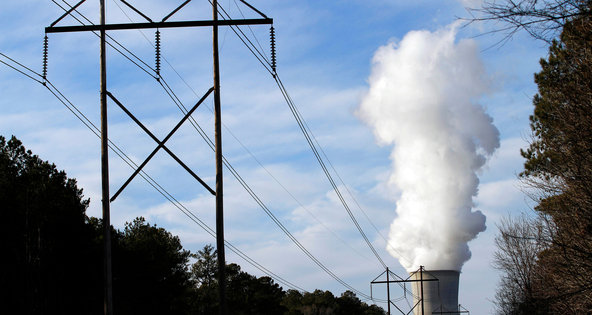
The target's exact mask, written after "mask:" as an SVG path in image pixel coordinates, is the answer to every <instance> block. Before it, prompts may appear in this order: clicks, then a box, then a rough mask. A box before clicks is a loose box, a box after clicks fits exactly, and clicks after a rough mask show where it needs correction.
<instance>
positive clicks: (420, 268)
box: [419, 266, 424, 315]
mask: <svg viewBox="0 0 592 315" xmlns="http://www.w3.org/2000/svg"><path fill="white" fill-rule="evenodd" d="M419 285H420V291H419V292H420V294H421V315H424V310H423V266H419Z"/></svg>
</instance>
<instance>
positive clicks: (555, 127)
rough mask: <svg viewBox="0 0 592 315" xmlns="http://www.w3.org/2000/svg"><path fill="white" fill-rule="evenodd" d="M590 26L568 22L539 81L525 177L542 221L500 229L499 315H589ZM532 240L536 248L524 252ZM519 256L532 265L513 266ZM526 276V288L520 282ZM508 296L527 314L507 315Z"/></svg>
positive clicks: (585, 20)
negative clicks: (501, 274) (535, 314)
mask: <svg viewBox="0 0 592 315" xmlns="http://www.w3.org/2000/svg"><path fill="white" fill-rule="evenodd" d="M591 21H592V17H591V16H590V15H589V14H587V15H584V16H579V17H578V18H576V19H573V20H570V21H569V22H566V24H565V25H564V28H563V32H562V34H561V37H560V41H554V42H553V43H552V45H551V47H550V49H549V56H548V58H547V59H546V60H541V67H542V70H541V72H539V73H538V74H536V75H535V82H536V83H537V85H538V88H539V93H538V94H537V95H536V96H535V98H534V101H533V103H534V106H535V109H534V114H533V115H532V116H531V118H530V120H531V128H532V131H533V139H532V141H531V144H530V146H529V147H528V148H527V149H526V150H523V151H522V152H521V153H522V156H523V157H524V158H526V162H525V165H524V172H522V173H521V174H520V177H521V178H522V179H523V180H524V182H525V183H526V184H528V185H529V186H530V188H531V192H532V194H533V197H534V200H535V201H536V202H537V203H538V204H537V206H536V207H535V210H537V213H538V215H539V217H538V218H537V220H534V221H532V222H525V221H522V222H521V221H518V222H517V225H513V224H508V225H505V226H504V225H502V226H501V227H500V230H501V232H502V235H501V236H500V237H498V240H499V241H500V242H499V243H498V252H499V253H501V254H500V255H501V256H500V257H497V258H498V261H508V264H507V265H501V266H498V267H501V268H500V270H502V271H503V272H504V277H506V280H504V278H502V282H503V283H502V285H504V284H508V283H511V285H508V286H507V287H503V286H502V287H500V289H499V290H498V299H497V301H496V302H497V305H498V307H500V306H501V308H502V309H505V310H506V311H505V312H500V313H502V314H525V313H528V314H532V313H533V309H537V310H538V309H539V308H538V307H539V306H542V309H544V310H546V311H545V312H543V313H549V314H559V313H561V314H565V313H569V314H585V313H589V312H590V311H591V310H592V285H590V283H592V188H591V186H590V183H591V182H592V154H591V152H592V124H591V123H590V122H591V121H592V23H591ZM505 235H510V236H511V237H512V238H515V239H517V240H519V242H522V243H520V244H519V243H512V242H510V239H507V237H506V236H505ZM532 240H534V241H536V242H537V243H538V244H537V246H525V244H524V243H529V242H530V241H532ZM526 251H530V252H527V253H526ZM519 255H522V257H528V259H529V261H531V262H532V263H534V265H524V264H523V263H522V260H520V259H515V258H516V257H518V256H519ZM533 255H534V256H533ZM533 257H534V258H536V259H533ZM512 259H513V260H514V261H512ZM533 260H534V262H533ZM522 274H525V275H527V276H528V281H522V280H523V279H522V278H521V275H522ZM526 284H528V286H530V287H528V286H526ZM503 290H507V291H508V292H505V293H504V292H503ZM510 295H514V299H515V301H513V302H512V303H513V304H514V309H516V305H518V307H517V309H526V310H527V311H526V312H522V313H521V312H510V311H508V307H507V306H508V305H510V304H512V303H509V304H508V303H506V301H507V300H508V299H507V298H504V297H509V296H510ZM533 301H535V302H536V301H538V302H537V303H536V307H535V306H533V305H531V304H530V303H531V302H533Z"/></svg>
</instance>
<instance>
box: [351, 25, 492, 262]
mask: <svg viewBox="0 0 592 315" xmlns="http://www.w3.org/2000/svg"><path fill="white" fill-rule="evenodd" d="M455 37H456V25H455V24H453V25H450V26H448V27H446V28H444V29H441V30H438V31H436V32H428V31H412V32H409V33H408V34H407V35H406V36H405V37H404V38H403V40H401V41H400V42H399V43H390V44H388V45H385V46H382V47H380V48H379V49H378V50H377V51H376V53H375V55H374V59H373V67H372V73H371V75H370V78H369V84H370V88H369V91H368V93H367V95H366V96H365V97H364V99H363V100H362V103H361V105H360V108H359V112H358V114H359V116H360V117H361V118H362V119H363V120H364V121H365V122H366V123H368V124H369V125H371V126H372V127H373V129H374V134H375V136H376V138H377V139H378V141H379V143H381V144H383V145H390V144H394V149H393V151H392V153H391V160H392V161H393V168H394V170H393V172H392V174H391V177H390V180H389V183H390V184H392V185H393V186H396V187H398V188H399V189H400V198H399V200H398V202H397V214H398V216H397V218H396V219H395V220H394V221H393V223H392V224H391V230H390V233H389V243H390V246H388V250H389V252H390V253H391V255H393V256H394V257H396V258H398V259H399V262H400V263H401V265H403V267H405V268H406V269H407V270H408V271H414V270H416V269H418V268H419V266H420V265H423V266H425V267H426V268H428V269H432V270H438V269H445V270H457V271H460V269H461V267H462V265H463V264H464V262H465V261H467V260H468V259H469V258H470V257H471V252H470V251H469V247H468V245H467V242H468V241H470V240H472V239H474V238H475V237H476V236H477V234H478V233H479V232H482V231H484V230H485V216H484V215H483V214H482V213H481V211H478V210H477V211H473V210H472V208H473V206H474V204H473V196H476V195H477V189H478V185H479V179H478V178H477V174H476V172H478V171H479V169H480V168H481V167H482V166H483V165H484V164H485V162H486V160H487V158H488V157H489V156H491V154H492V153H493V152H494V151H495V149H496V148H498V147H499V132H498V130H497V129H496V127H495V126H494V125H493V124H492V118H491V117H490V116H489V115H487V114H486V113H485V110H484V108H483V107H481V106H480V105H478V104H476V103H475V101H476V100H477V99H478V98H479V97H480V96H482V95H483V94H484V93H486V92H487V90H488V84H489V82H488V80H487V79H486V77H485V71H484V68H483V65H482V63H481V61H480V59H479V51H478V48H477V45H476V43H475V42H474V41H472V40H460V41H458V42H455Z"/></svg>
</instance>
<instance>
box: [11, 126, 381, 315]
mask: <svg viewBox="0 0 592 315" xmlns="http://www.w3.org/2000/svg"><path fill="white" fill-rule="evenodd" d="M0 202H1V203H2V205H3V207H2V208H1V210H0V233H1V234H0V236H1V237H2V240H3V242H2V252H3V253H4V255H5V256H4V257H5V259H3V265H2V267H3V268H2V270H1V271H0V275H1V278H0V280H1V283H2V284H3V285H4V286H5V287H6V288H9V290H5V291H6V292H5V293H4V295H3V299H2V302H3V303H2V309H3V310H4V311H6V310H9V311H12V310H18V311H14V313H18V314H97V315H98V314H102V313H103V311H102V310H103V294H104V293H103V256H102V253H103V233H102V231H103V222H102V220H100V219H97V218H92V217H91V218H88V217H87V216H86V214H85V211H86V209H87V207H88V204H89V200H85V199H84V198H83V195H82V189H79V188H78V187H77V186H76V181H75V180H74V179H69V178H67V176H66V173H65V172H63V171H58V170H57V169H56V167H55V165H53V164H50V163H48V162H44V161H42V160H41V159H39V157H37V156H35V155H33V154H32V153H31V152H30V151H26V150H25V148H24V147H23V146H22V144H21V142H20V141H19V140H17V139H16V138H14V137H13V138H12V139H10V140H9V141H6V139H5V138H4V137H1V136H0ZM111 235H112V253H113V254H112V259H113V261H112V265H113V299H114V312H115V313H117V314H124V315H125V314H208V315H209V314H216V313H218V307H219V301H218V281H217V280H216V279H217V278H216V277H217V255H216V251H215V250H214V248H213V247H212V246H211V245H207V246H205V247H204V248H203V249H202V250H199V251H198V252H197V253H196V254H194V255H192V254H191V253H190V252H189V251H187V250H184V249H183V247H182V246H181V242H180V240H179V238H178V237H177V236H174V235H172V234H171V233H170V232H168V231H166V230H165V229H163V228H161V227H157V226H156V225H150V224H149V223H147V222H146V220H145V219H144V218H142V217H140V218H136V219H135V220H133V221H132V222H128V223H126V224H125V227H124V229H123V231H119V230H115V229H113V227H111ZM190 258H194V259H195V262H194V263H193V264H191V265H190V264H189V259H190ZM226 275H227V279H226V280H227V285H228V287H227V300H228V311H229V313H230V314H239V315H240V314H245V315H246V314H263V315H265V314H274V315H275V314H384V311H383V310H382V309H381V308H379V307H377V306H374V305H372V306H368V305H367V304H366V303H363V302H361V301H360V300H359V299H358V298H357V297H356V296H355V294H354V293H352V292H349V291H347V292H345V293H344V294H343V295H342V296H341V297H339V298H335V296H333V294H332V293H331V292H329V291H322V290H315V291H314V292H312V293H308V292H306V293H301V292H298V291H294V290H289V291H288V292H286V291H284V290H283V288H282V287H280V286H279V285H278V284H277V283H275V282H274V280H273V279H272V278H270V277H267V276H262V277H255V276H253V275H250V274H248V273H246V272H244V271H242V270H241V267H240V266H239V265H237V264H229V265H227V266H226Z"/></svg>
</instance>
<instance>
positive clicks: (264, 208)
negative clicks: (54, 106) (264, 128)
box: [52, 0, 376, 300]
mask: <svg viewBox="0 0 592 315" xmlns="http://www.w3.org/2000/svg"><path fill="white" fill-rule="evenodd" d="M52 1H53V2H54V3H55V1H54V0H52ZM63 2H65V3H66V4H68V3H67V2H66V1H65V0H63ZM56 4H57V3H56ZM68 6H70V5H69V4H68ZM60 7H61V6H60ZM70 7H71V6H70ZM75 11H76V10H75ZM76 12H77V11H76ZM77 13H78V14H80V15H81V16H83V17H84V15H82V14H81V13H80V12H77ZM84 18H85V19H86V20H87V21H88V19H87V18H86V17H84ZM77 20H78V19H77ZM78 22H79V23H81V24H82V25H84V23H83V22H81V21H80V20H78ZM237 29H238V31H236V30H234V28H233V31H234V32H235V34H237V36H239V37H240V35H239V34H238V33H241V34H242V35H243V36H244V37H245V38H246V42H249V43H250V44H251V46H254V45H253V44H252V42H251V41H250V40H249V39H248V38H247V37H246V35H245V34H244V33H243V32H242V30H240V28H238V27H237ZM111 39H112V38H111ZM112 40H114V39H112ZM114 41H115V40H114ZM115 42H117V41H115ZM246 42H245V41H243V43H244V44H245V45H247V46H248V44H247V43H246ZM117 44H119V43H118V42H117ZM119 45H120V46H121V47H124V46H123V45H121V44H119ZM112 47H113V46H112ZM124 48H125V47H124ZM116 50H117V49H116ZM125 50H126V51H128V50H127V49H125ZM255 50H256V49H255ZM117 51H118V52H119V53H121V54H122V55H124V53H123V52H121V51H120V50H117ZM256 51H257V50H256ZM128 52H129V51H128ZM251 52H252V53H253V54H255V53H254V52H253V51H251ZM130 54H132V53H131V52H130ZM132 56H134V57H135V58H137V59H138V60H140V61H141V59H140V58H138V57H136V56H135V55H133V54H132ZM126 58H127V59H129V60H130V61H132V60H131V58H129V57H126ZM258 60H259V62H260V63H261V64H262V65H264V66H265V63H264V62H263V61H262V60H265V62H266V63H267V64H268V65H269V62H267V60H266V59H265V57H264V56H262V58H258ZM165 61H166V59H165ZM132 62H133V63H134V64H136V65H137V66H139V65H138V64H137V63H136V62H134V61H132ZM142 63H144V62H143V61H142ZM167 63H168V61H167ZM144 64H145V63H144ZM139 67H140V68H142V67H141V66H139ZM266 69H268V71H270V70H269V68H267V67H266ZM143 70H144V71H145V72H147V73H148V74H149V75H150V76H152V77H153V78H155V79H157V78H160V79H161V80H162V77H155V76H154V75H152V74H150V73H149V72H148V71H146V70H145V69H143ZM150 70H152V71H154V69H152V68H150ZM175 72H176V71H175ZM270 73H272V72H271V71H270ZM177 74H178V73H177ZM163 81H164V80H163ZM161 86H162V87H163V88H165V91H167V94H168V95H169V96H170V97H171V99H172V100H173V101H174V102H175V103H176V104H177V101H179V100H178V98H177V97H176V95H175V94H174V92H173V91H172V89H170V87H168V84H167V83H166V81H164V84H162V83H161ZM175 99H176V100H177V101H175ZM179 102H180V101H179ZM179 105H181V107H184V106H182V104H181V103H180V104H178V106H179ZM185 110H186V109H185ZM192 125H194V127H195V128H196V129H199V130H201V132H200V131H198V133H199V134H200V135H201V136H202V137H204V136H205V137H207V134H205V132H203V130H202V129H201V127H199V125H197V123H196V122H195V121H193V123H192ZM204 140H205V139H204ZM206 142H208V140H206ZM209 143H210V144H211V143H212V142H211V140H209ZM224 164H225V165H226V166H227V168H228V169H229V170H230V171H231V173H232V174H233V175H234V176H235V178H236V179H237V180H238V181H239V183H240V184H241V185H243V187H244V188H245V190H247V192H248V193H249V194H250V195H251V197H252V198H253V199H254V200H255V201H256V202H257V203H258V204H259V205H260V206H261V208H262V209H263V210H264V211H265V212H266V213H267V214H268V215H269V216H270V218H272V220H273V221H274V222H275V223H276V225H278V227H280V229H282V231H284V233H286V235H288V237H289V238H290V239H291V240H292V241H293V242H294V243H295V244H296V245H297V246H298V247H299V248H300V249H301V250H302V251H303V252H304V253H305V254H307V256H309V255H310V256H309V258H311V260H313V261H314V262H315V263H317V265H319V267H321V269H323V270H324V271H325V272H326V273H328V274H329V275H330V276H332V277H333V278H334V279H335V280H337V281H338V282H340V283H341V284H342V285H344V286H345V287H347V288H348V289H350V290H352V291H354V292H356V293H358V294H359V295H361V296H367V297H368V295H367V294H365V293H363V292H361V291H359V290H357V289H355V288H354V287H352V286H350V285H349V284H347V283H346V282H344V281H343V280H341V279H340V278H338V277H337V276H336V275H335V274H334V273H333V272H331V270H329V269H328V268H327V267H325V266H324V265H323V264H322V263H320V261H318V259H316V257H314V256H312V254H310V252H308V250H307V249H306V248H305V247H303V246H302V244H300V243H299V242H298V241H297V239H295V238H294V237H293V235H291V233H290V232H289V231H288V230H287V229H286V228H285V226H283V225H282V224H281V222H280V221H279V220H278V219H277V218H276V217H275V216H274V215H273V213H271V211H270V210H269V209H268V208H267V207H266V206H265V204H263V203H262V201H261V200H260V199H259V197H258V196H257V195H256V194H255V193H254V192H253V191H252V189H250V187H249V186H248V185H247V184H246V182H245V181H244V180H243V179H242V177H240V175H239V174H238V173H237V172H236V170H234V168H233V167H232V166H231V165H230V164H229V163H228V161H227V160H226V159H225V158H224ZM367 242H368V241H367ZM375 300H376V299H375Z"/></svg>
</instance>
